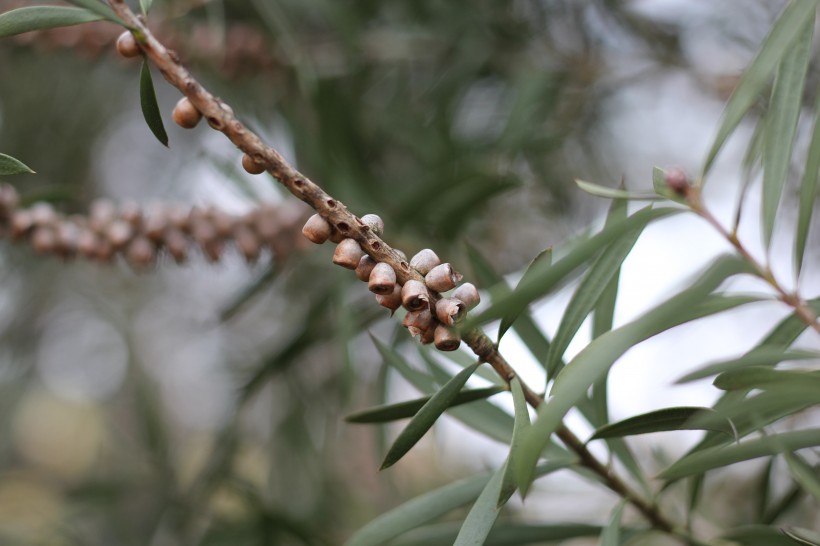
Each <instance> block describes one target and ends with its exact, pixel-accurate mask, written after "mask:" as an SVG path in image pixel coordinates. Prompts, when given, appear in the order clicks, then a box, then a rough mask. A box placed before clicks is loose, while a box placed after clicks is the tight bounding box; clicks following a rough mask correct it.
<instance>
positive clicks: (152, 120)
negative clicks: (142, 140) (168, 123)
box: [140, 60, 168, 147]
mask: <svg viewBox="0 0 820 546" xmlns="http://www.w3.org/2000/svg"><path fill="white" fill-rule="evenodd" d="M140 107H142V116H143V117H144V118H145V123H147V124H148V128H149V129H151V132H152V133H154V136H155V137H157V140H159V141H160V143H161V144H162V145H163V146H166V147H167V146H168V134H167V133H166V132H165V126H164V125H163V124H162V114H161V113H160V111H159V104H157V94H156V93H155V92H154V82H153V79H152V78H151V69H150V67H149V66H148V61H146V60H143V62H142V70H140Z"/></svg>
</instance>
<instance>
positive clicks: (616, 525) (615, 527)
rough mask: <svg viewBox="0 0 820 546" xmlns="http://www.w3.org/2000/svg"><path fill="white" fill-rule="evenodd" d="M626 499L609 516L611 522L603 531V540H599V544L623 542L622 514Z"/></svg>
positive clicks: (617, 544) (601, 545) (606, 545)
mask: <svg viewBox="0 0 820 546" xmlns="http://www.w3.org/2000/svg"><path fill="white" fill-rule="evenodd" d="M625 506H626V501H625V500H623V501H621V502H619V503H618V505H617V506H616V507H615V509H614V510H613V511H612V515H611V516H610V517H609V522H608V523H607V524H606V527H604V530H603V531H602V532H601V540H600V541H599V542H598V545H599V546H620V544H621V516H622V515H623V513H624V507H625Z"/></svg>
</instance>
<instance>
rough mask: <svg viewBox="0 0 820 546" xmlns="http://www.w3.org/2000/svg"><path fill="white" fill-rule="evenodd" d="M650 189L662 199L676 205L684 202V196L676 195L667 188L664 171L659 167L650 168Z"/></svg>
mask: <svg viewBox="0 0 820 546" xmlns="http://www.w3.org/2000/svg"><path fill="white" fill-rule="evenodd" d="M652 187H653V188H654V189H655V193H656V194H658V195H659V196H661V197H663V198H664V199H669V200H671V201H675V202H677V203H684V202H685V201H686V198H685V197H684V196H682V195H678V194H677V193H675V192H674V191H673V190H672V188H670V187H669V182H668V181H667V179H666V171H665V170H664V169H661V168H660V167H652Z"/></svg>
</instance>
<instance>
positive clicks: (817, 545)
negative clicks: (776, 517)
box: [781, 527, 820, 546]
mask: <svg viewBox="0 0 820 546" xmlns="http://www.w3.org/2000/svg"><path fill="white" fill-rule="evenodd" d="M781 531H782V533H783V535H785V536H786V537H787V538H788V539H789V540H791V541H792V542H793V543H794V544H799V545H801V546H820V533H818V532H816V531H810V530H808V529H800V528H799V527H789V528H787V529H781Z"/></svg>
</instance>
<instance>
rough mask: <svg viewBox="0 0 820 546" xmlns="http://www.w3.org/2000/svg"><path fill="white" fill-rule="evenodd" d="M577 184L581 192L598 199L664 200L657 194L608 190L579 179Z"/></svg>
mask: <svg viewBox="0 0 820 546" xmlns="http://www.w3.org/2000/svg"><path fill="white" fill-rule="evenodd" d="M575 183H576V184H577V185H578V187H579V188H581V190H583V191H585V192H587V193H588V194H590V195H595V196H597V197H606V198H608V199H629V200H632V201H658V200H660V199H663V197H661V196H660V195H657V194H655V193H650V192H635V191H627V190H622V189H619V188H608V187H606V186H600V185H598V184H593V183H592V182H584V181H583V180H578V179H577V178H576V179H575Z"/></svg>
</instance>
